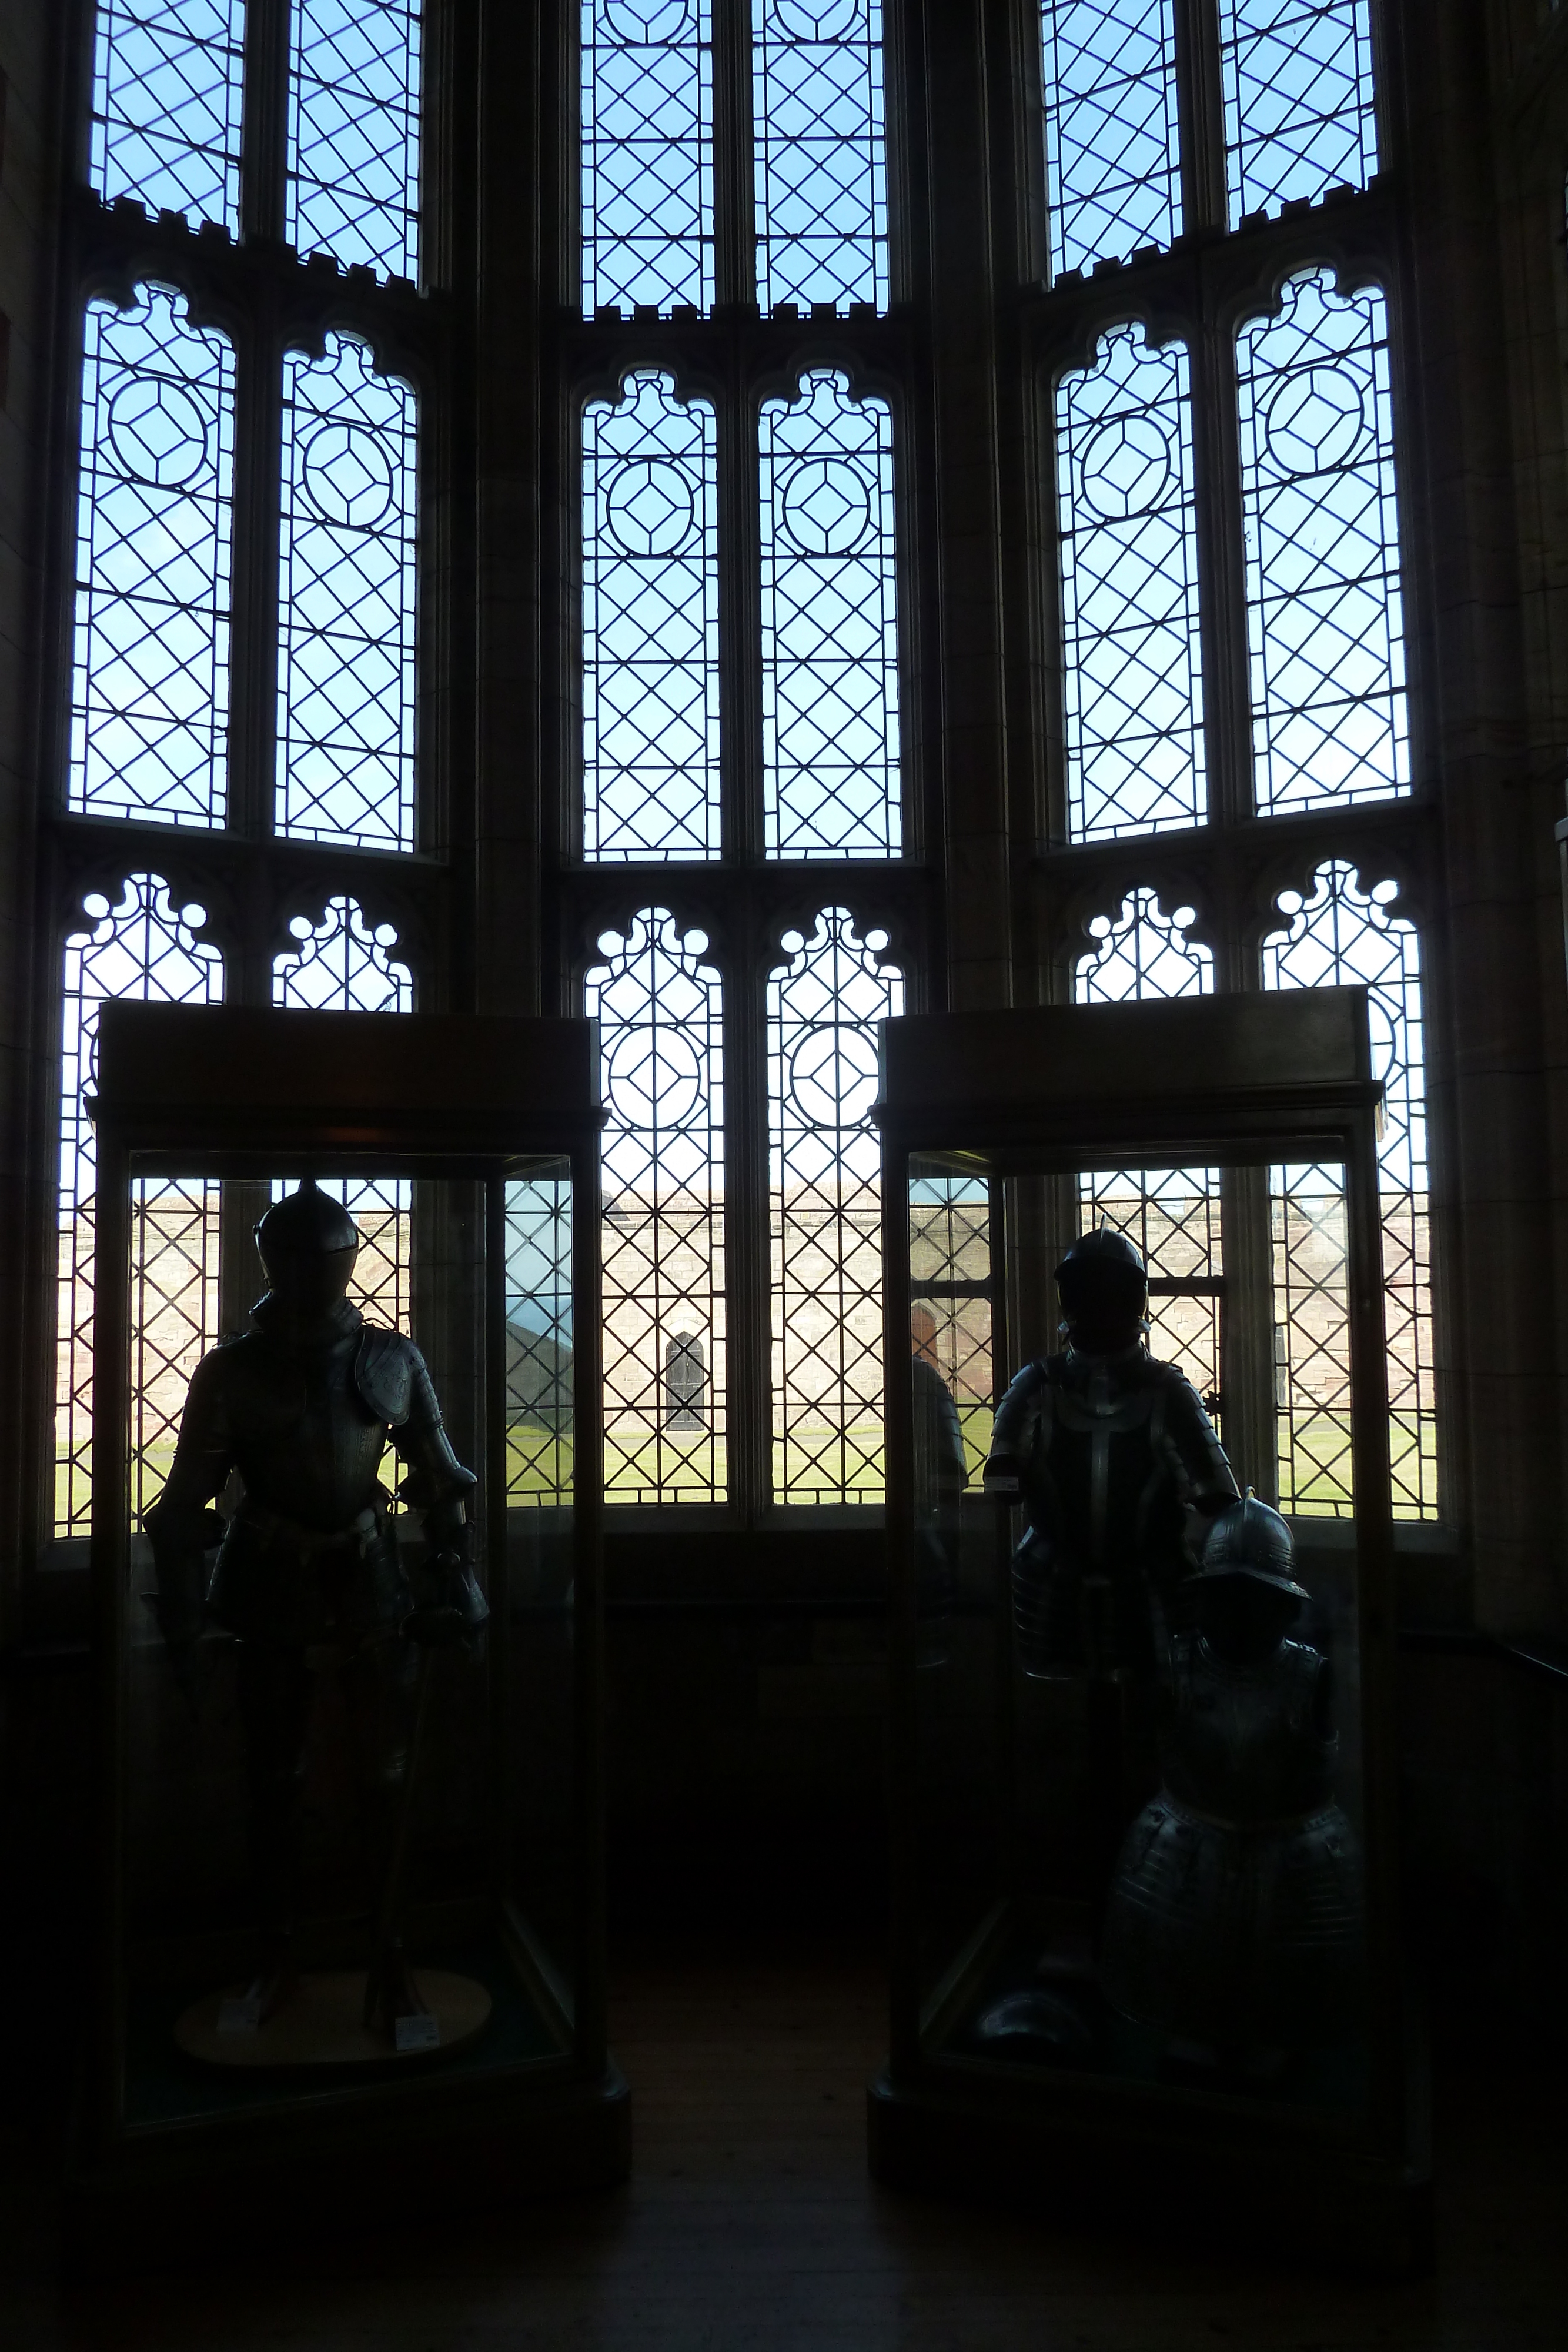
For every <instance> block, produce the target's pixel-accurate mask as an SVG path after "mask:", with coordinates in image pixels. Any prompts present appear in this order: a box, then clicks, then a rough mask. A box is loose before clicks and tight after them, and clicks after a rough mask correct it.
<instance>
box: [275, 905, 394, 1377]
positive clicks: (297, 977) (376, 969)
mask: <svg viewBox="0 0 1568 2352" xmlns="http://www.w3.org/2000/svg"><path fill="white" fill-rule="evenodd" d="M288 928H289V930H290V932H291V933H292V934H293V937H294V939H295V941H296V942H297V944H296V945H295V946H294V947H293V948H292V949H289V950H286V951H285V952H284V953H283V954H282V955H278V956H275V957H274V958H273V964H272V1001H273V1003H275V1004H281V1005H292V1006H295V1007H297V1008H298V1009H299V1010H301V1011H308V1012H317V1013H412V1012H413V973H412V972H411V971H410V970H409V968H408V966H407V965H406V964H404V963H400V962H398V961H396V960H395V959H394V957H393V956H392V949H393V948H394V947H395V946H396V945H397V932H396V930H395V929H394V928H393V927H392V924H391V923H371V922H370V921H368V920H367V919H366V916H365V911H364V908H362V907H361V905H360V903H359V901H358V900H357V899H355V898H329V899H328V901H327V904H326V906H325V908H323V909H322V913H321V919H320V921H319V922H318V923H312V922H311V920H310V919H309V917H308V916H307V915H296V916H295V917H294V919H293V920H292V921H291V922H290V924H289V926H288ZM321 1184H322V1190H323V1191H324V1192H331V1193H333V1194H334V1195H335V1196H336V1197H337V1198H338V1199H339V1200H340V1201H341V1202H343V1203H344V1205H345V1206H346V1207H347V1209H348V1211H349V1213H350V1216H351V1217H352V1218H353V1220H354V1223H356V1225H358V1227H359V1229H360V1254H359V1255H358V1257H357V1258H356V1259H355V1260H354V1281H353V1290H352V1298H353V1303H354V1305H355V1306H356V1307H360V1308H361V1311H362V1312H363V1313H364V1314H366V1315H368V1316H369V1317H370V1318H371V1321H372V1322H376V1323H382V1324H385V1325H387V1326H388V1327H389V1328H393V1329H396V1330H401V1331H406V1330H407V1329H408V1315H409V1303H410V1268H411V1264H412V1239H413V1237H412V1217H413V1186H412V1185H411V1184H410V1183H409V1182H407V1181H406V1180H404V1179H402V1178H398V1177H372V1178H371V1179H370V1180H369V1181H356V1180H351V1179H345V1178H325V1177H324V1178H322V1180H321ZM292 1189H293V1188H292V1183H291V1182H290V1181H289V1180H287V1179H284V1180H280V1181H278V1182H277V1183H275V1185H274V1187H273V1192H274V1197H275V1198H281V1196H282V1194H283V1193H284V1192H287V1191H291V1190H292Z"/></svg>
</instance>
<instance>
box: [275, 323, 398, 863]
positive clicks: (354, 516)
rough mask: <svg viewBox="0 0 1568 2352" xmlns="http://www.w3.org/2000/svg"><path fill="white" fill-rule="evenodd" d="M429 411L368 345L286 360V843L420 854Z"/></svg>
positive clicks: (282, 590) (281, 813) (281, 698)
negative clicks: (421, 446)
mask: <svg viewBox="0 0 1568 2352" xmlns="http://www.w3.org/2000/svg"><path fill="white" fill-rule="evenodd" d="M417 456H418V452H417V411H416V404H415V400H414V396H413V393H412V392H411V391H410V390H409V388H408V386H407V385H406V384H403V383H398V382H397V381H396V380H395V379H394V378H392V377H389V376H384V375H378V374H377V373H376V371H375V367H374V364H373V362H372V360H371V353H370V352H369V350H368V349H367V348H366V346H365V345H364V344H363V343H360V342H356V341H351V340H350V338H349V337H348V336H346V335H341V336H340V335H329V336H328V338H327V350H326V355H325V357H324V358H322V359H319V360H312V359H308V358H307V357H305V356H304V355H303V354H302V353H300V352H286V353H285V355H284V362H283V512H282V530H281V536H280V557H279V575H278V602H279V607H280V621H281V628H280V640H281V641H280V645H279V648H278V652H279V660H278V689H277V737H278V741H277V829H278V831H279V832H280V833H284V834H289V835H293V836H294V837H295V838H296V839H303V840H307V841H332V842H340V843H343V844H345V845H351V846H353V847H355V848H360V849H412V848H413V845H414V807H413V790H414V707H415V696H416V678H415V646H414V625H415V595H416V589H417V563H416V550H415V539H414V528H415V499H416V488H417Z"/></svg>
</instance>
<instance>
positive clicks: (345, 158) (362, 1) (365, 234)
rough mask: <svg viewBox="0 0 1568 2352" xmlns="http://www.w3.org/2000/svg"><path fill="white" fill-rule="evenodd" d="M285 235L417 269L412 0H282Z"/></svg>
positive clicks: (416, 58) (321, 248)
mask: <svg viewBox="0 0 1568 2352" xmlns="http://www.w3.org/2000/svg"><path fill="white" fill-rule="evenodd" d="M290 39H291V49H292V56H291V71H290V76H289V90H288V196H287V226H286V228H285V235H286V236H287V239H288V242H289V244H290V245H292V246H293V247H294V248H295V250H296V251H297V252H298V253H317V252H319V253H329V254H331V255H332V257H333V258H334V259H335V260H337V261H339V262H340V263H341V265H342V267H343V268H345V269H352V268H360V267H363V268H370V269H373V270H374V271H375V272H376V273H377V275H378V277H382V278H417V277H418V275H419V110H420V7H419V0H413V5H410V0H292V5H291V8H290Z"/></svg>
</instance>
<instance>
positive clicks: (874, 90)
mask: <svg viewBox="0 0 1568 2352" xmlns="http://www.w3.org/2000/svg"><path fill="white" fill-rule="evenodd" d="M751 60H752V66H751V70H752V122H753V129H754V135H755V139H756V152H757V295H758V301H759V302H760V303H761V304H762V307H763V309H764V310H768V309H770V308H771V307H772V305H773V304H775V303H778V302H798V303H800V304H801V305H802V306H806V305H810V304H811V303H817V302H831V303H832V304H833V305H834V307H835V308H836V309H840V308H842V307H843V306H844V305H845V304H847V303H850V302H874V303H875V305H876V307H877V308H878V310H882V309H883V308H885V306H886V302H887V162H886V155H885V152H884V144H883V68H882V6H881V0H753V7H752V47H751Z"/></svg>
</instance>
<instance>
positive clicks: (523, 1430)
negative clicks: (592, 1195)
mask: <svg viewBox="0 0 1568 2352" xmlns="http://www.w3.org/2000/svg"><path fill="white" fill-rule="evenodd" d="M505 1215H506V1251H507V1504H508V1506H509V1507H511V1508H512V1509H514V1510H517V1509H528V1508H534V1509H538V1508H541V1507H544V1506H546V1505H548V1504H552V1503H569V1502H570V1500H571V1495H572V1468H573V1444H574V1433H575V1423H574V1399H573V1391H572V1344H573V1339H572V1298H571V1180H570V1176H568V1175H560V1176H556V1175H538V1176H519V1177H517V1178H514V1179H511V1180H509V1181H507V1185H506V1188H505Z"/></svg>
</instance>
